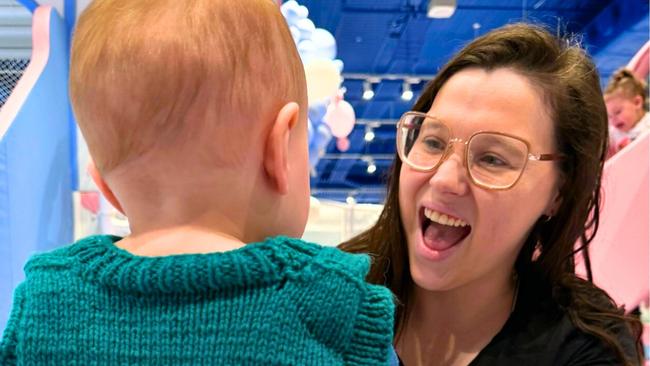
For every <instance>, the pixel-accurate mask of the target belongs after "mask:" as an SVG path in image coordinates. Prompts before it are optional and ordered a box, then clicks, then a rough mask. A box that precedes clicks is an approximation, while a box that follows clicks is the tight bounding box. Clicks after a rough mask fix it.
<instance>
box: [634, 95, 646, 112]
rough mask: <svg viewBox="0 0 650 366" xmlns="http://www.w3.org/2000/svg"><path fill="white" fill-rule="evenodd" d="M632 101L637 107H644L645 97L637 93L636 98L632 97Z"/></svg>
mask: <svg viewBox="0 0 650 366" xmlns="http://www.w3.org/2000/svg"><path fill="white" fill-rule="evenodd" d="M632 103H633V104H634V106H635V107H637V108H641V109H642V108H643V98H642V97H641V96H640V95H635V96H634V99H632Z"/></svg>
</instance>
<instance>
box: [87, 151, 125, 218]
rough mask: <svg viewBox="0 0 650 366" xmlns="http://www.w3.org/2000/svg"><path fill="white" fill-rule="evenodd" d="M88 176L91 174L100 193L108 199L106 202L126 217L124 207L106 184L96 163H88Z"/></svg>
mask: <svg viewBox="0 0 650 366" xmlns="http://www.w3.org/2000/svg"><path fill="white" fill-rule="evenodd" d="M88 174H90V177H91V178H92V179H93V181H94V182H95V184H96V185H97V188H99V191H100V192H101V193H102V194H103V195H104V197H106V200H107V201H108V202H109V203H110V204H111V205H112V206H113V207H115V208H116V209H117V210H118V211H120V213H122V215H125V214H124V210H123V209H122V205H120V202H119V201H118V200H117V197H115V194H114V193H113V191H112V190H111V188H110V187H109V186H108V184H106V181H105V180H104V178H102V176H101V174H100V173H99V170H98V169H97V166H96V165H95V162H93V161H91V162H90V163H88ZM125 216H126V215H125Z"/></svg>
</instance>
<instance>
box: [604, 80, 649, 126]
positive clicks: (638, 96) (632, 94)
mask: <svg viewBox="0 0 650 366" xmlns="http://www.w3.org/2000/svg"><path fill="white" fill-rule="evenodd" d="M604 94H605V105H606V106H607V115H608V117H609V123H610V124H611V125H612V126H614V127H616V128H618V129H619V130H621V131H624V132H627V131H629V130H631V129H632V128H634V126H635V125H636V124H637V122H639V120H641V118H642V117H643V115H644V114H645V108H644V104H645V100H646V90H645V85H644V83H643V81H641V80H639V79H637V78H636V77H635V76H634V74H633V73H632V72H631V71H630V70H627V69H619V70H618V71H616V72H615V73H614V75H612V77H611V79H610V80H609V84H607V87H606V88H605V92H604Z"/></svg>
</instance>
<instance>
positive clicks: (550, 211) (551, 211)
mask: <svg viewBox="0 0 650 366" xmlns="http://www.w3.org/2000/svg"><path fill="white" fill-rule="evenodd" d="M561 205H562V196H560V191H559V189H558V190H556V192H555V196H554V197H553V199H552V200H551V201H550V202H549V203H548V205H547V207H546V210H544V215H545V216H548V217H553V216H555V215H556V214H557V212H558V210H559V209H560V206H561Z"/></svg>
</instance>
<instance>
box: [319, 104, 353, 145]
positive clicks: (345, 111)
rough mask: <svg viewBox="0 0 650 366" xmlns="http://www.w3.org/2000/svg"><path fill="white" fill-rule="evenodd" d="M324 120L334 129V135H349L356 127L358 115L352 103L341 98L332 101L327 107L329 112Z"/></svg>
mask: <svg viewBox="0 0 650 366" xmlns="http://www.w3.org/2000/svg"><path fill="white" fill-rule="evenodd" d="M323 121H325V123H326V124H327V125H328V126H329V127H330V129H331V130H332V135H333V136H335V137H339V138H342V137H347V136H348V135H349V134H350V132H352V129H353V128H354V122H355V121H356V117H355V115H354V108H352V106H351V105H350V103H348V102H346V101H345V100H341V101H339V102H338V103H331V104H330V105H329V106H328V107H327V113H326V114H325V117H324V118H323Z"/></svg>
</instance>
